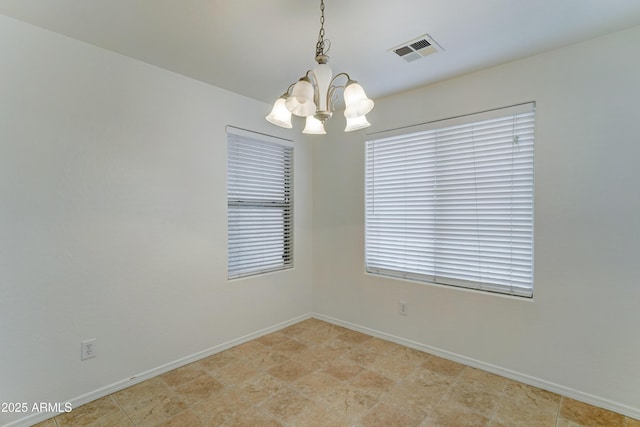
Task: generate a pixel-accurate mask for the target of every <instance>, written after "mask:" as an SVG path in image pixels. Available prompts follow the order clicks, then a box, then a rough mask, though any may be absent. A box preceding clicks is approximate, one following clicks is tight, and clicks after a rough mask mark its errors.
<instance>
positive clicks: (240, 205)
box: [227, 126, 293, 279]
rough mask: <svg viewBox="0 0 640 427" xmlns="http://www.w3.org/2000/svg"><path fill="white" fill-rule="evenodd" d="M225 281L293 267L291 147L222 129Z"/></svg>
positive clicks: (256, 134) (277, 140)
mask: <svg viewBox="0 0 640 427" xmlns="http://www.w3.org/2000/svg"><path fill="white" fill-rule="evenodd" d="M227 149H228V150H227V205H228V211H227V212H228V213H227V243H228V246H227V256H228V277H229V279H235V278H238V277H243V276H249V275H254V274H260V273H266V272H270V271H275V270H282V269H286V268H291V267H293V243H292V242H293V197H292V196H293V187H292V185H293V147H292V145H291V143H290V142H289V141H286V140H281V139H279V138H275V137H269V136H266V135H262V134H258V133H253V132H249V131H244V130H241V129H237V128H233V127H230V126H229V127H227Z"/></svg>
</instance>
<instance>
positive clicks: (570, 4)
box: [0, 0, 640, 103]
mask: <svg viewBox="0 0 640 427" xmlns="http://www.w3.org/2000/svg"><path fill="white" fill-rule="evenodd" d="M325 3H326V10H325V16H326V22H325V31H326V35H325V38H327V39H329V40H331V42H332V47H331V50H330V51H329V56H330V57H331V60H330V62H329V63H330V65H332V68H333V69H334V72H341V71H344V72H347V73H349V74H350V75H351V77H352V78H353V79H355V80H358V81H359V82H360V83H361V84H362V85H363V86H364V87H365V89H366V90H367V93H368V95H369V96H370V97H371V98H374V99H375V98H379V97H382V96H385V95H389V94H391V93H395V92H399V91H403V90H407V89H410V88H413V87H416V86H420V85H424V84H427V83H433V82H436V81H439V80H443V79H447V78H450V77H453V76H457V75H460V74H464V73H468V72H470V71H474V70H478V69H481V68H485V67H488V66H492V65H496V64H500V63H504V62H508V61H511V60H514V59H517V58H521V57H525V56H528V55H532V54H535V53H539V52H543V51H546V50H550V49H554V48H557V47H560V46H563V45H567V44H570V43H574V42H577V41H581V40H586V39H589V38H592V37H595V36H598V35H601V34H605V33H608V32H612V31H616V30H620V29H623V28H627V27H631V26H634V25H638V24H640V0H393V1H383V0H376V1H372V0H325ZM319 4H320V2H319V0H269V1H267V0H234V1H232V0H0V13H2V14H5V15H8V16H10V17H14V18H17V19H20V20H22V21H26V22H28V23H31V24H35V25H38V26H40V27H43V28H46V29H49V30H53V31H55V32H58V33H61V34H64V35H67V36H70V37H73V38H75V39H79V40H82V41H85V42H87V43H91V44H93V45H96V46H100V47H103V48H106V49H109V50H112V51H115V52H118V53H121V54H123V55H127V56H130V57H133V58H137V59H139V60H141V61H144V62H147V63H150V64H154V65H156V66H159V67H162V68H166V69H168V70H171V71H174V72H176V73H180V74H183V75H186V76H190V77H193V78H195V79H198V80H202V81H205V82H209V83H211V84H213V85H216V86H219V87H222V88H225V89H228V90H231V91H233V92H236V93H240V94H243V95H246V96H248V97H251V98H255V99H258V100H262V101H265V102H269V103H271V102H272V101H273V100H274V99H275V98H277V97H278V96H279V95H280V94H282V93H283V92H284V91H285V90H286V89H287V87H288V86H289V84H291V83H293V82H294V81H296V80H297V79H298V78H299V77H300V76H302V75H303V74H304V73H305V71H306V70H307V69H309V68H312V67H313V65H314V64H315V63H314V56H315V43H316V41H317V37H318V30H319V28H320V22H319V21H320V7H319ZM425 33H428V34H429V35H430V36H431V37H432V38H433V39H434V40H435V41H436V42H437V43H438V44H439V45H440V46H442V48H443V49H444V51H443V52H439V53H437V54H434V55H431V56H427V57H425V58H423V59H420V60H418V61H415V62H411V63H407V62H405V61H404V60H402V59H400V58H399V57H398V56H396V55H395V54H394V53H392V52H391V51H390V50H389V49H391V48H392V47H396V46H397V45H399V44H401V43H403V42H405V41H408V40H411V39H414V38H416V37H418V36H421V35H423V34H425ZM630 54H631V53H630ZM636 54H637V53H636ZM594 55H597V52H594Z"/></svg>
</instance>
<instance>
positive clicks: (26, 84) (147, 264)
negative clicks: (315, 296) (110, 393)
mask: <svg viewBox="0 0 640 427" xmlns="http://www.w3.org/2000/svg"><path fill="white" fill-rule="evenodd" d="M0 57H1V58H2V59H1V60H0V61H1V65H0V402H29V403H30V404H31V402H65V401H67V400H69V399H75V398H78V397H81V396H83V395H85V394H87V393H89V394H91V393H95V392H96V390H99V389H100V388H102V387H108V386H110V385H113V384H118V383H119V382H120V381H123V380H126V379H128V378H129V377H130V376H133V375H137V374H140V373H143V372H145V371H147V370H150V369H155V368H158V367H161V366H163V365H165V364H167V363H172V362H175V361H178V360H180V359H181V358H184V357H188V356H191V355H194V354H197V353H198V352H201V351H206V350H208V349H211V348H214V347H216V346H220V345H223V344H224V343H227V342H229V341H230V340H234V339H238V338H241V337H243V336H246V335H247V334H251V333H254V332H257V331H260V330H263V329H264V328H268V327H272V326H275V325H279V324H281V323H282V322H286V321H289V320H292V319H295V318H298V317H299V316H304V315H308V313H309V312H310V311H311V272H312V270H311V199H310V189H311V176H310V174H309V173H308V172H307V171H309V170H310V169H311V157H310V154H311V150H310V147H309V145H308V144H306V143H303V142H298V143H296V147H295V178H294V179H295V230H296V232H295V268H294V269H292V270H288V271H286V272H279V273H273V274H270V275H265V276H260V277H255V278H247V279H243V280H238V281H233V282H229V281H228V280H227V279H226V178H225V174H226V136H225V125H227V124H231V125H234V126H237V127H241V128H246V129H250V130H256V131H261V132H264V133H269V134H276V135H277V134H278V128H276V127H274V126H271V125H269V124H268V123H267V122H266V121H264V119H263V117H264V116H265V115H266V114H267V113H268V111H269V109H270V106H269V105H266V104H262V103H259V102H256V101H253V100H250V99H248V98H244V97H241V96H238V95H235V94H233V93H230V92H227V91H224V90H221V89H218V88H215V87H212V86H210V85H207V84H204V83H201V82H198V81H194V80H191V79H188V78H186V77H183V76H179V75H177V74H173V73H170V72H167V71H165V70H161V69H158V68H155V67H152V66H150V65H147V64H144V63H141V62H138V61H135V60H132V59H130V58H126V57H123V56H120V55H117V54H114V53H112V52H108V51H105V50H102V49H99V48H96V47H94V46H91V45H87V44H84V43H80V42H78V41H75V40H72V39H69V38H66V37H63V36H60V35H57V34H54V33H51V32H48V31H45V30H42V29H39V28H36V27H33V26H30V25H27V24H24V23H20V22H19V21H15V20H12V19H9V18H7V17H3V16H1V15H0ZM292 135H293V134H291V133H289V134H287V135H286V136H287V137H289V138H291V137H292ZM280 136H283V134H281V135H280ZM87 338H96V339H97V352H98V356H97V357H96V358H94V359H91V360H87V361H84V362H81V361H80V342H81V341H82V340H84V339H87ZM17 418H20V416H19V414H18V415H13V416H12V415H8V414H4V413H3V414H0V425H3V424H5V423H7V422H10V421H11V420H15V419H17Z"/></svg>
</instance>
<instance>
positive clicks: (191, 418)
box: [157, 411, 204, 427]
mask: <svg viewBox="0 0 640 427" xmlns="http://www.w3.org/2000/svg"><path fill="white" fill-rule="evenodd" d="M202 426H204V424H203V423H202V421H201V420H200V418H199V417H198V416H197V415H196V414H194V413H193V412H192V411H184V412H181V413H179V414H178V415H175V416H173V417H171V418H169V419H168V420H167V421H165V422H163V423H161V424H158V426H157V427H202Z"/></svg>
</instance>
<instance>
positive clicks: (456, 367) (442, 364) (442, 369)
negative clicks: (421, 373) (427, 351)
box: [422, 355, 465, 378]
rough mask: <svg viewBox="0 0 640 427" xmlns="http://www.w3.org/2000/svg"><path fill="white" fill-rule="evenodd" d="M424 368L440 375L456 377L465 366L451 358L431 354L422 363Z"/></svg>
mask: <svg viewBox="0 0 640 427" xmlns="http://www.w3.org/2000/svg"><path fill="white" fill-rule="evenodd" d="M422 367H423V368H424V369H428V370H430V371H433V372H436V373H438V374H440V375H445V376H448V377H453V378H456V377H457V376H458V375H460V374H461V373H462V371H464V368H465V366H464V365H463V364H461V363H457V362H454V361H452V360H448V359H444V358H442V357H438V356H433V355H432V356H431V357H430V358H428V359H427V360H426V361H425V362H424V363H423V364H422Z"/></svg>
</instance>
